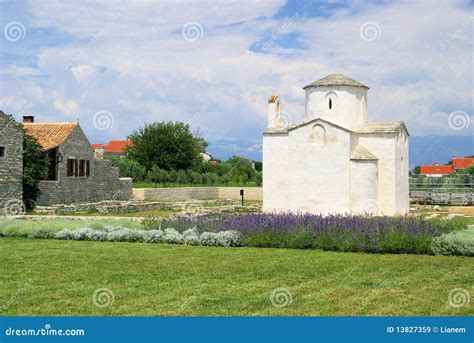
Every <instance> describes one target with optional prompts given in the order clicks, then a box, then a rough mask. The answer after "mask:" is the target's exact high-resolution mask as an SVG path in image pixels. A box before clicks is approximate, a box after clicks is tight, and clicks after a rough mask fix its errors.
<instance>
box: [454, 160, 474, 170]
mask: <svg viewBox="0 0 474 343" xmlns="http://www.w3.org/2000/svg"><path fill="white" fill-rule="evenodd" d="M471 164H474V158H458V157H453V168H454V170H459V169H466V168H467V167H469V166H470V165H471Z"/></svg>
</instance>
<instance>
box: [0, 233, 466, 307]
mask: <svg viewBox="0 0 474 343" xmlns="http://www.w3.org/2000/svg"><path fill="white" fill-rule="evenodd" d="M0 270H2V273H1V275H0V304H1V305H3V306H5V305H4V304H8V306H7V308H6V309H4V310H3V311H1V312H0V314H1V315H87V316H89V315H106V316H107V315H283V316H287V315H288V316H294V315H298V316H302V315H472V314H474V311H473V307H472V306H473V304H472V301H471V303H470V304H468V305H466V306H464V307H461V308H454V307H450V306H449V305H448V294H449V291H450V290H452V289H454V288H464V289H466V290H467V291H468V292H470V293H471V297H472V294H474V287H473V283H474V275H473V272H472V271H473V270H474V259H472V258H466V257H451V256H420V255H389V254H387V255H380V254H378V255H375V254H364V253H336V252H322V251H317V250H291V249H263V248H212V247H191V246H176V245H166V244H153V245H151V244H150V245H148V244H140V243H107V242H76V241H55V240H37V239H25V238H16V237H15V238H13V237H4V238H0ZM104 287H105V288H108V289H110V290H111V291H112V292H113V293H114V296H115V301H114V303H113V304H112V305H110V306H107V307H102V308H100V307H96V306H95V305H94V303H93V301H92V297H93V293H94V291H95V290H96V289H98V288H104ZM277 288H286V289H287V290H288V291H289V292H291V295H292V302H291V303H290V304H289V305H287V306H285V307H281V308H278V307H274V306H272V303H271V301H270V294H271V292H272V290H274V289H277ZM12 300H13V301H12ZM1 309H2V306H0V310H1Z"/></svg>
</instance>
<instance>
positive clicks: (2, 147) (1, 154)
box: [0, 146, 5, 158]
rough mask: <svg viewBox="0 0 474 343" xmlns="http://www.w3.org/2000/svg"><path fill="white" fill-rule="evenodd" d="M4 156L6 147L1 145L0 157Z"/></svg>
mask: <svg viewBox="0 0 474 343" xmlns="http://www.w3.org/2000/svg"><path fill="white" fill-rule="evenodd" d="M3 157H5V147H4V146H0V158H3Z"/></svg>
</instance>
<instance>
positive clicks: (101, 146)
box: [91, 143, 105, 150]
mask: <svg viewBox="0 0 474 343" xmlns="http://www.w3.org/2000/svg"><path fill="white" fill-rule="evenodd" d="M91 147H92V149H94V150H95V149H105V144H102V143H92V144H91Z"/></svg>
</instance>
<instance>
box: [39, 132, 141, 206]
mask: <svg viewBox="0 0 474 343" xmlns="http://www.w3.org/2000/svg"><path fill="white" fill-rule="evenodd" d="M59 153H60V154H61V155H62V162H60V163H59V164H58V179H57V180H54V181H50V180H44V181H41V183H40V189H41V196H40V199H39V200H38V205H50V204H60V203H64V204H70V203H77V202H95V201H101V200H129V199H130V198H131V196H132V179H131V178H119V172H118V169H117V168H115V167H112V166H110V165H109V162H108V161H105V160H94V150H93V149H92V147H91V145H90V143H89V141H88V139H87V138H86V136H85V135H84V132H83V131H82V129H81V128H80V127H79V126H78V127H77V128H76V129H75V130H74V131H73V132H72V133H71V134H70V135H69V137H68V138H67V139H66V141H65V142H64V143H63V144H61V145H60V146H59ZM68 158H71V159H84V160H89V161H90V176H89V177H86V176H75V177H71V176H67V160H68Z"/></svg>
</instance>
